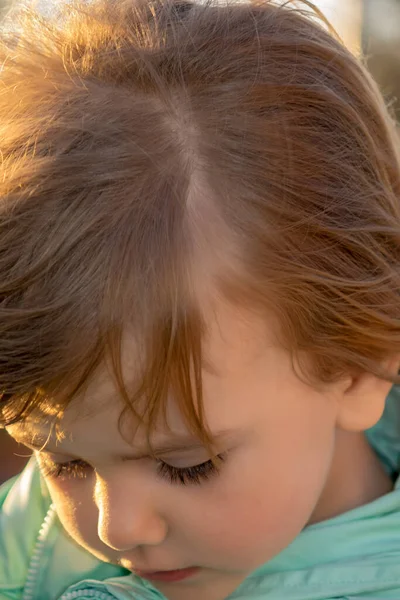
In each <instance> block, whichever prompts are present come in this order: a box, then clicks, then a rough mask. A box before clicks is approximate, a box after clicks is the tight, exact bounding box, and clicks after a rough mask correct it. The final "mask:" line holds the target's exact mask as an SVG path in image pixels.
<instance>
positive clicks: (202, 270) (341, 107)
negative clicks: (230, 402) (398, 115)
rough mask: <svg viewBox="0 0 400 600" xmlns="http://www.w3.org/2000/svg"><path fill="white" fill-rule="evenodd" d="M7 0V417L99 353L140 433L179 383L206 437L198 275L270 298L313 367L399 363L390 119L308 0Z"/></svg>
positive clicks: (3, 241)
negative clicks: (12, 4) (31, 3)
mask: <svg viewBox="0 0 400 600" xmlns="http://www.w3.org/2000/svg"><path fill="white" fill-rule="evenodd" d="M13 18H14V24H15V27H13V28H4V29H3V31H2V33H1V37H2V39H1V45H0V64H1V65H2V70H1V74H0V83H1V88H0V132H1V135H0V144H1V159H2V161H1V177H0V195H1V205H0V298H1V303H0V390H2V391H3V396H2V400H1V403H0V406H1V408H2V414H3V423H5V424H10V423H12V422H16V421H18V420H21V419H22V420H23V419H25V418H26V417H27V416H28V415H29V414H30V413H31V411H32V409H36V408H41V410H42V411H43V414H47V415H50V416H51V415H61V414H62V411H63V410H64V409H65V407H66V406H67V404H68V403H69V402H70V401H71V399H73V398H74V397H76V395H77V394H78V393H79V392H80V391H81V390H83V389H84V386H85V385H86V384H87V383H88V382H89V381H90V380H91V378H92V377H93V376H94V375H95V373H96V372H97V369H99V368H101V367H102V365H103V364H104V363H105V362H107V361H108V362H109V363H110V364H111V365H112V366H113V373H114V374H115V380H116V382H117V384H118V386H119V389H120V392H121V395H122V397H123V398H124V401H125V403H126V407H127V408H129V409H132V411H134V413H135V412H138V413H140V414H138V416H139V417H140V418H142V419H143V421H144V422H145V423H146V427H147V428H148V431H151V429H152V428H153V427H154V424H155V422H156V420H157V418H158V417H159V416H160V415H161V414H162V413H163V414H165V411H164V409H165V406H166V400H167V398H168V397H171V396H172V397H174V398H175V399H176V401H177V402H178V403H179V406H180V408H181V410H182V414H183V415H184V417H185V418H186V420H187V423H188V425H189V427H190V428H191V430H192V431H193V432H194V433H195V434H196V435H198V436H199V437H200V438H201V439H203V440H204V441H205V443H209V442H210V438H209V433H208V431H207V426H206V423H205V420H204V415H203V410H202V406H203V403H202V385H201V382H202V368H203V365H204V362H203V358H204V357H203V352H202V349H203V340H204V336H205V335H206V333H207V321H206V319H205V317H204V314H205V310H204V303H203V300H204V298H205V296H206V294H205V292H204V290H210V294H212V293H213V294H215V295H219V296H220V297H221V298H225V299H226V300H227V301H229V302H233V303H236V304H238V305H242V306H248V307H249V308H252V309H255V310H256V311H257V312H258V313H259V314H260V315H263V314H265V315H267V314H268V315H270V314H274V316H275V317H277V319H276V320H277V322H278V323H279V336H280V342H281V343H282V344H283V346H284V347H285V348H287V349H288V350H289V351H290V352H291V353H292V356H293V357H298V356H302V355H305V356H307V358H308V359H310V364H311V366H312V369H311V371H312V372H311V371H310V372H309V373H308V375H307V376H310V377H311V378H314V380H315V381H317V380H318V381H333V380H335V378H338V377H340V376H342V375H343V374H344V373H348V372H349V371H351V372H357V371H358V372H360V371H368V372H372V373H375V374H377V375H378V376H380V377H384V378H389V374H388V373H385V372H384V370H383V369H382V361H383V360H384V359H385V358H387V357H388V356H390V355H392V354H394V353H398V352H400V301H399V300H400V299H399V290H400V204H399V198H400V175H399V173H400V169H399V162H400V161H399V154H398V149H397V148H396V144H397V140H396V138H395V132H394V129H395V128H394V123H393V120H392V117H391V116H390V114H389V112H388V110H387V108H386V106H385V101H384V100H383V98H382V96H381V95H380V93H379V91H378V89H377V86H376V84H375V83H374V81H373V80H372V78H371V77H370V76H369V75H368V73H367V71H366V69H365V68H364V66H363V65H362V64H361V62H360V61H358V60H357V59H356V58H355V57H354V56H353V55H352V54H351V53H350V52H349V51H348V50H347V49H346V48H345V47H344V46H343V45H342V44H341V42H340V41H339V40H338V39H337V38H335V36H334V34H333V33H330V32H329V31H328V30H327V27H326V23H325V24H324V22H323V21H322V20H321V19H320V20H319V21H318V19H316V12H314V11H313V9H312V6H311V4H310V3H302V4H301V5H300V7H299V3H293V4H292V3H286V4H285V5H284V6H277V5H276V4H274V3H273V2H271V1H268V0H266V1H265V2H257V3H256V4H255V3H253V4H249V3H231V4H221V3H219V2H215V3H212V2H211V3H210V2H206V3H203V4H194V3H191V2H189V1H182V2H161V1H159V0H154V1H153V0H152V1H148V2H142V1H141V2H135V1H134V0H129V1H124V2H118V1H115V2H112V1H111V0H109V1H108V2H107V1H103V0H101V1H97V0H96V1H94V2H90V3H89V4H87V3H85V2H82V3H81V4H79V3H74V4H73V5H71V4H69V5H67V6H66V8H65V9H62V8H60V9H59V14H58V16H57V18H52V19H50V18H45V17H43V16H40V14H39V13H37V12H36V11H35V9H34V8H31V9H28V8H26V7H25V8H21V9H20V10H19V12H17V13H15V14H14V17H13ZM200 280H201V282H200ZM199 282H200V283H199ZM125 339H131V340H133V341H134V347H135V350H134V351H135V356H137V373H136V384H137V385H136V387H134V388H132V387H129V389H128V387H127V386H126V385H125V381H124V378H123V376H122V372H123V370H122V362H121V350H122V348H123V347H124V340H125ZM393 380H395V381H397V379H393ZM139 406H140V407H141V409H140V411H139V410H138V407H139Z"/></svg>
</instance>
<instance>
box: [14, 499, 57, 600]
mask: <svg viewBox="0 0 400 600" xmlns="http://www.w3.org/2000/svg"><path fill="white" fill-rule="evenodd" d="M55 516H56V509H55V506H54V504H51V505H50V507H49V510H48V511H47V514H46V517H45V519H44V521H43V524H42V526H41V528H40V530H39V535H38V537H37V540H36V544H35V548H34V550H33V554H32V557H31V560H30V563H29V568H28V574H27V576H26V581H25V587H24V591H23V594H22V600H34V598H35V587H36V583H37V580H38V576H39V572H40V567H41V560H42V557H43V552H44V550H45V545H46V541H47V536H48V534H49V531H50V529H51V526H52V525H53V523H54V519H55Z"/></svg>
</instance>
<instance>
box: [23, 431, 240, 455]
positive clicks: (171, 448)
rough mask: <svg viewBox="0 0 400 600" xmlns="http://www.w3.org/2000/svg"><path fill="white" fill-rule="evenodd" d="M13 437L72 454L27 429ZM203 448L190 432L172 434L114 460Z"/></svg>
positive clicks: (218, 437) (225, 436)
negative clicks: (52, 445) (55, 446)
mask: <svg viewBox="0 0 400 600" xmlns="http://www.w3.org/2000/svg"><path fill="white" fill-rule="evenodd" d="M237 435H238V431H237V430H232V429H224V430H221V431H218V432H216V433H214V434H212V436H211V438H212V440H213V442H214V443H221V442H223V441H227V440H229V439H231V438H233V436H235V437H236V436H237ZM12 437H14V439H15V440H16V441H17V442H18V443H20V444H24V445H25V446H28V447H30V448H31V449H33V450H37V451H42V452H49V453H50V454H64V453H65V454H69V455H71V456H74V454H73V453H72V452H69V451H68V449H65V451H64V452H63V450H62V448H60V449H59V451H57V450H53V449H50V448H48V447H47V444H48V442H49V441H50V437H45V436H42V435H41V434H38V433H33V432H29V431H26V430H25V431H24V432H22V433H13V436H12ZM200 449H203V450H204V444H203V443H202V442H201V441H200V440H199V439H197V438H194V437H193V436H192V435H190V434H183V435H174V436H171V438H169V439H166V440H164V441H162V442H158V443H154V444H153V447H152V451H151V450H150V448H149V449H148V450H144V451H138V452H134V453H132V454H123V455H118V456H117V457H115V458H116V460H118V461H121V462H125V461H129V460H140V459H143V458H149V457H150V456H154V455H157V456H163V455H166V454H173V453H174V452H189V451H191V450H200Z"/></svg>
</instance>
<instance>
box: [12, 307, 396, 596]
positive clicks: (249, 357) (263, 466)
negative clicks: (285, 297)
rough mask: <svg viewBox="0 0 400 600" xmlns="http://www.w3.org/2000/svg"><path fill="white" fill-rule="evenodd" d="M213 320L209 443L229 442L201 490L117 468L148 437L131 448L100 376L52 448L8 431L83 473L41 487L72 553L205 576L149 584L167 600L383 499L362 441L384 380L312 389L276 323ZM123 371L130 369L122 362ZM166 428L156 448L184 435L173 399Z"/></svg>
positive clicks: (220, 586) (137, 462)
mask: <svg viewBox="0 0 400 600" xmlns="http://www.w3.org/2000/svg"><path fill="white" fill-rule="evenodd" d="M209 323H210V330H209V335H208V337H207V339H206V340H205V349H206V355H207V356H208V358H209V360H210V362H211V364H212V365H213V367H214V368H215V371H216V373H211V372H206V371H205V372H204V402H205V410H206V418H207V422H208V424H209V427H210V430H211V431H212V432H214V433H216V432H218V431H221V430H229V431H228V433H226V434H225V435H224V436H222V437H221V438H220V440H219V441H218V445H217V449H218V452H221V453H226V456H225V459H224V461H223V464H222V466H221V470H220V472H219V474H216V475H214V476H212V477H210V478H209V479H208V480H207V481H204V482H202V483H200V484H195V483H188V484H186V485H182V484H180V483H177V482H175V483H171V482H170V481H168V480H166V479H165V478H163V477H161V476H160V475H159V474H158V472H157V464H156V462H155V460H154V459H152V458H149V457H142V458H135V459H133V458H130V459H129V460H128V459H127V457H128V456H132V455H133V454H134V453H137V452H138V451H141V452H143V454H146V448H145V444H144V440H145V436H144V432H142V431H141V430H140V429H138V430H137V432H136V435H135V437H134V439H133V441H132V443H128V441H127V439H126V435H124V437H122V435H121V434H120V432H119V431H118V425H117V420H118V417H119V415H120V411H121V405H120V404H119V402H118V401H117V400H116V398H117V394H116V391H115V389H114V388H113V385H112V382H111V379H110V378H109V377H108V376H107V373H106V371H104V372H103V374H102V376H101V377H100V378H99V379H98V380H96V381H93V382H92V383H91V385H90V386H89V387H88V389H87V392H86V394H85V397H84V398H81V399H80V400H79V402H75V403H72V404H71V405H70V407H69V408H68V409H67V411H66V414H65V417H64V419H63V429H64V431H65V433H66V434H65V437H64V439H62V440H61V441H59V442H58V443H57V442H56V440H55V439H54V437H52V435H49V434H50V433H51V432H50V431H49V430H48V429H46V428H44V427H43V426H42V427H39V425H38V424H34V423H32V424H29V423H27V424H26V425H25V426H24V427H22V426H18V425H14V426H13V427H10V428H9V431H10V433H11V435H13V436H15V437H16V438H18V439H21V437H22V436H23V435H26V434H27V432H30V433H32V430H33V431H34V432H35V433H38V434H41V435H44V436H45V437H47V436H49V439H48V442H47V445H46V447H45V448H43V449H42V451H41V452H37V455H38V460H39V464H42V466H44V462H45V461H46V460H49V459H51V460H53V461H55V462H58V463H62V462H66V461H71V460H74V459H82V460H84V461H85V462H86V463H87V465H88V466H87V468H86V469H85V477H82V478H77V477H62V478H54V477H48V476H47V477H46V481H47V484H48V487H49V489H50V493H51V496H52V498H53V501H54V502H55V504H56V507H57V511H58V514H59V517H60V519H61V522H62V523H63V525H64V528H65V529H66V531H67V532H68V533H69V534H70V536H72V538H74V539H75V540H76V542H77V543H78V544H80V545H81V546H84V547H85V548H87V549H88V550H89V551H90V552H91V553H93V554H95V555H96V556H97V557H99V558H100V559H102V560H106V561H109V562H114V563H117V564H120V565H122V566H124V567H126V568H127V569H130V570H132V571H134V570H135V569H138V570H145V571H146V570H147V571H159V570H173V569H180V568H185V567H191V566H199V567H201V569H200V571H199V573H198V574H197V575H196V576H195V577H193V578H190V579H187V580H184V581H182V582H179V583H173V584H172V583H168V584H167V583H157V584H156V585H157V587H158V588H159V589H160V590H161V591H162V592H163V593H164V594H165V595H166V597H167V598H168V599H170V600H183V599H187V598H188V597H190V598H191V600H222V599H223V598H226V596H227V595H229V594H230V593H231V592H232V591H233V590H234V589H235V588H236V587H237V586H238V585H239V584H240V583H241V582H242V581H243V580H244V578H245V577H246V576H247V575H248V574H250V573H251V571H253V570H254V569H255V568H257V567H258V566H260V565H261V564H263V563H264V562H266V561H268V560H269V559H271V558H272V557H273V556H275V555H276V554H278V553H279V552H280V551H282V550H283V549H284V548H285V547H287V546H288V545H289V544H290V543H291V542H292V541H293V540H294V538H296V536H297V535H298V534H299V533H300V532H301V530H302V529H303V528H304V527H306V526H307V525H308V524H309V523H313V522H316V521H320V520H323V519H328V518H330V517H333V516H336V515H338V514H340V513H342V512H345V511H348V510H351V509H352V508H355V507H356V506H359V505H362V504H365V503H367V502H370V501H372V500H374V499H375V498H377V497H379V496H381V495H383V494H385V493H387V492H389V491H390V489H391V483H390V481H389V480H388V478H387V477H386V475H385V474H384V471H383V469H382V467H381V466H380V464H379V462H378V460H377V458H376V457H375V455H374V453H373V452H372V450H371V448H370V447H369V446H368V444H367V442H366V440H365V438H364V435H363V433H362V431H363V430H365V429H366V428H368V427H370V426H372V425H373V424H374V423H375V422H376V421H377V420H378V419H379V417H380V415H381V413H382V410H383V407H384V402H385V398H386V395H387V394H388V392H389V390H390V384H389V383H387V382H384V381H382V380H378V379H376V378H374V377H373V376H371V375H368V374H365V375H362V376H359V377H357V378H355V377H350V376H349V377H347V378H344V379H342V380H340V381H338V382H335V383H332V384H329V385H322V384H321V385H320V386H318V389H316V387H312V386H311V385H309V384H307V383H305V382H304V381H302V380H301V379H299V378H298V377H297V375H296V374H295V372H294V371H293V368H292V364H291V360H290V357H289V356H288V354H287V353H286V352H285V351H284V350H283V349H282V348H281V347H280V346H279V345H278V344H277V343H276V341H275V335H274V323H273V321H272V320H271V322H270V323H268V324H267V326H266V325H265V321H264V322H262V321H261V320H260V318H259V317H257V316H256V315H254V314H250V313H247V312H245V311H243V310H241V311H239V309H237V308H233V307H231V306H228V305H226V304H224V303H222V302H219V303H217V305H216V307H215V310H214V311H213V313H212V315H210V319H209ZM127 348H128V349H129V344H128V346H127ZM128 355H129V352H127V355H126V356H128ZM397 362H398V361H396V360H395V359H394V360H393V365H392V366H393V369H394V370H395V369H396V367H397ZM124 367H125V369H126V373H130V372H132V370H133V364H130V363H129V360H128V358H127V359H126V361H125V362H124ZM78 405H79V410H78ZM82 407H83V408H84V409H85V414H86V416H85V417H82V416H80V415H81V414H82ZM168 422H169V425H170V429H171V433H168V431H167V430H166V429H165V428H163V427H162V425H160V427H159V429H158V430H157V431H156V433H155V436H154V440H153V442H154V444H155V445H156V446H157V445H158V444H159V443H160V442H163V441H167V438H168V440H170V439H171V437H172V438H175V439H176V438H177V436H179V435H181V434H184V433H185V432H186V433H187V430H186V428H185V426H184V423H183V421H182V419H181V418H180V415H179V414H178V412H177V410H176V408H175V407H174V403H173V401H172V400H171V402H170V405H169V413H168ZM130 425H132V424H130ZM124 427H125V429H126V430H127V429H129V424H126V425H124ZM125 433H126V431H125ZM160 457H161V458H162V460H163V461H165V462H167V463H168V464H170V465H173V466H175V467H177V468H184V467H189V466H193V465H196V464H199V463H202V462H204V461H206V460H207V458H208V456H207V454H206V452H205V450H204V449H203V448H201V447H199V448H192V449H186V450H181V451H177V450H175V451H172V452H169V453H165V454H163V455H162V456H161V455H160ZM123 458H125V459H124V460H123ZM365 473H368V476H366V475H365Z"/></svg>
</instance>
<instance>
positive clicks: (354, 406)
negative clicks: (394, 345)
mask: <svg viewBox="0 0 400 600" xmlns="http://www.w3.org/2000/svg"><path fill="white" fill-rule="evenodd" d="M382 366H383V367H384V368H385V369H387V371H388V372H389V373H390V374H392V375H393V376H395V375H397V373H398V372H399V367H400V355H396V356H393V357H391V358H390V359H389V360H387V361H385V362H384V363H382ZM392 386H393V383H392V382H390V381H385V380H384V379H380V378H378V377H376V376H375V375H372V374H371V373H361V374H359V375H357V376H356V377H349V378H347V379H346V380H343V381H342V389H341V393H340V395H339V401H338V413H337V426H338V427H339V428H340V429H343V430H345V431H354V432H356V431H358V432H359V431H365V430H366V429H369V428H370V427H373V426H374V425H375V424H376V423H377V422H378V421H379V419H380V418H381V416H382V414H383V411H384V408H385V401H386V397H387V395H388V394H389V392H390V389H391V388H392Z"/></svg>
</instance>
